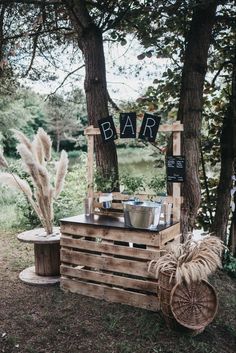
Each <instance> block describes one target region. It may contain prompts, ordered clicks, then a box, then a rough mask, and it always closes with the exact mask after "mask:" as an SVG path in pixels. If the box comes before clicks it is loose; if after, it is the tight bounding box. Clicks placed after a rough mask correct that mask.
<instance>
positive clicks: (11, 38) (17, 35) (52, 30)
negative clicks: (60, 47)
mask: <svg viewBox="0 0 236 353" xmlns="http://www.w3.org/2000/svg"><path fill="white" fill-rule="evenodd" d="M61 30H66V31H67V30H68V33H65V34H66V35H68V34H74V33H75V32H74V31H72V28H67V27H58V28H52V29H49V30H45V31H41V32H38V31H37V32H31V33H27V36H28V37H34V36H36V35H43V34H50V33H55V32H59V31H61ZM69 31H70V32H69ZM24 36H26V33H25V32H23V33H21V34H16V35H15V36H11V37H5V38H4V39H3V43H6V42H8V41H10V40H14V39H19V38H22V37H24Z"/></svg>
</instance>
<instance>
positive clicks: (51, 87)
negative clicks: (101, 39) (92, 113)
mask: <svg viewBox="0 0 236 353" xmlns="http://www.w3.org/2000/svg"><path fill="white" fill-rule="evenodd" d="M104 50H105V57H106V69H107V86H108V91H109V94H110V96H111V97H112V99H113V100H114V101H115V102H116V103H117V104H119V102H123V101H132V100H136V99H137V98H139V97H140V96H142V95H143V94H144V93H145V90H146V88H147V87H148V86H149V85H152V83H153V80H154V79H156V78H158V77H160V76H161V75H162V73H163V72H164V70H165V69H166V66H167V65H168V61H167V60H166V59H160V58H157V57H155V56H154V57H151V58H144V59H143V60H138V58H137V56H138V55H139V54H141V53H142V52H143V51H144V49H143V48H142V46H141V45H140V44H139V43H138V42H137V40H135V39H131V38H130V40H128V41H127V44H126V45H125V46H122V45H120V44H117V43H115V44H114V43H112V44H111V43H106V42H105V43H104ZM71 55H73V54H72V53H71ZM44 64H45V61H44V60H43V59H42V58H39V57H36V59H35V65H36V66H37V68H38V69H40V67H43V65H44ZM81 64H82V62H80V63H79V64H78V62H76V63H72V64H69V60H68V58H67V55H66V54H65V55H61V56H60V64H59V61H58V69H56V70H55V68H53V67H51V68H50V70H51V74H52V75H56V76H57V80H55V81H51V82H48V81H47V82H46V81H45V82H42V81H31V80H29V79H28V78H26V79H22V80H21V82H22V83H23V84H24V85H26V86H29V87H31V88H32V89H33V90H34V91H35V92H38V93H41V94H50V93H52V92H54V91H55V90H56V89H57V87H58V86H59V85H60V84H61V82H62V81H63V80H64V78H65V77H66V75H67V74H68V73H69V72H70V71H73V70H75V69H76V68H77V67H78V66H80V65H81ZM84 76H85V72H84V68H82V69H81V70H79V71H77V72H76V73H75V74H74V75H71V76H70V77H69V78H68V79H67V80H66V81H65V83H64V85H63V87H61V88H60V89H59V90H58V91H57V93H58V94H63V93H64V92H68V91H70V90H71V89H72V88H73V87H79V88H82V89H83V83H84Z"/></svg>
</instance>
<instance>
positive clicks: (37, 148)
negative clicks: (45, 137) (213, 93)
mask: <svg viewBox="0 0 236 353" xmlns="http://www.w3.org/2000/svg"><path fill="white" fill-rule="evenodd" d="M32 148H33V153H34V156H35V158H36V159H37V161H38V162H39V163H40V164H43V163H44V158H45V154H44V148H43V145H42V141H41V139H40V138H39V136H38V135H35V137H34V140H33V142H32Z"/></svg>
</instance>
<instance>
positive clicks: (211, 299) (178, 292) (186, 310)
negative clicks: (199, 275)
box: [170, 280, 218, 330]
mask: <svg viewBox="0 0 236 353" xmlns="http://www.w3.org/2000/svg"><path fill="white" fill-rule="evenodd" d="M170 306H171V311H172V313H173V315H174V317H175V319H176V321H178V322H179V323H180V324H181V325H182V326H184V327H187V328H189V329H193V330H200V329H203V328H204V327H206V326H207V325H208V324H209V323H210V322H211V321H212V320H213V319H214V317H215V314H216V312H217V308H218V299H217V295H216V292H215V290H214V288H213V287H212V286H211V285H210V283H208V282H207V281H205V280H202V281H201V282H193V283H191V284H190V285H188V286H187V285H185V284H176V285H175V286H174V287H173V289H172V291H171V297H170Z"/></svg>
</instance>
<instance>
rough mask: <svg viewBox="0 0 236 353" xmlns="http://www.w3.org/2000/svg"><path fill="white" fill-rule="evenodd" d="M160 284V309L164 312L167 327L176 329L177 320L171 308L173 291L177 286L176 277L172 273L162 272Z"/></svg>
mask: <svg viewBox="0 0 236 353" xmlns="http://www.w3.org/2000/svg"><path fill="white" fill-rule="evenodd" d="M158 284H159V300H160V309H161V311H162V314H163V316H164V319H165V321H166V324H167V326H169V327H170V328H175V327H176V325H178V324H177V321H176V320H175V317H174V315H173V314H172V311H171V307H170V297H171V291H172V289H173V287H174V286H175V284H176V282H175V276H174V275H173V273H171V272H160V273H159V277H158Z"/></svg>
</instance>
